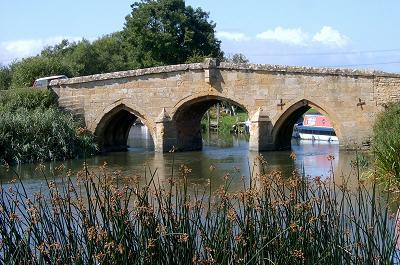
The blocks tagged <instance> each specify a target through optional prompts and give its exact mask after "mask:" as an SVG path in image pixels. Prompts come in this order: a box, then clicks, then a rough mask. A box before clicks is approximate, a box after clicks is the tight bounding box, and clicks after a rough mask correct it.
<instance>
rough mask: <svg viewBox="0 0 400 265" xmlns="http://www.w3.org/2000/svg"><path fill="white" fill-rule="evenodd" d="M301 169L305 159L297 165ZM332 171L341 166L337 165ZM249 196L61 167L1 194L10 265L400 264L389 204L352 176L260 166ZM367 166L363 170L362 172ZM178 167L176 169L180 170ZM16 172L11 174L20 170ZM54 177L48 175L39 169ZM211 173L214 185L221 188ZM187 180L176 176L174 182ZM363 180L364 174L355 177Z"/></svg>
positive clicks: (2, 254)
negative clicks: (40, 184)
mask: <svg viewBox="0 0 400 265" xmlns="http://www.w3.org/2000/svg"><path fill="white" fill-rule="evenodd" d="M292 159H295V157H294V156H293V157H292ZM327 159H328V160H330V161H331V162H332V161H333V159H334V157H333V156H329V157H328V158H327ZM257 165H258V166H259V168H260V170H259V172H260V173H259V174H255V173H254V170H253V174H252V175H251V176H250V177H242V180H243V188H242V190H240V191H234V192H232V191H230V190H229V187H230V182H231V180H232V178H234V177H239V178H240V172H237V175H234V176H233V175H232V176H230V175H225V176H223V179H224V184H223V185H221V186H220V187H211V181H208V183H204V185H197V186H195V187H191V186H189V183H188V177H189V176H190V174H191V173H192V172H191V169H189V168H187V167H185V166H180V168H179V173H178V174H176V173H175V174H176V176H175V175H174V174H173V173H172V177H171V178H168V179H166V180H165V181H160V180H159V179H158V178H157V177H156V171H151V170H149V171H148V174H147V175H145V176H144V177H142V178H140V177H135V178H132V177H130V178H129V179H130V182H129V183H125V184H124V183H123V184H121V179H123V176H121V175H120V173H118V172H113V173H110V172H109V171H108V170H107V167H106V165H104V166H102V167H100V168H99V169H98V170H90V171H89V170H88V167H87V166H86V165H84V167H83V169H82V170H81V171H79V172H76V173H72V172H70V171H68V170H67V169H65V168H63V167H59V168H57V169H56V170H55V171H54V173H53V178H51V177H49V176H45V175H44V176H43V177H44V178H45V179H46V183H47V187H46V188H44V189H43V190H41V191H38V192H36V193H35V194H33V195H32V196H29V195H28V194H27V193H26V191H25V189H24V186H23V183H22V182H21V181H20V180H19V179H18V175H16V180H15V181H13V182H12V183H10V184H7V185H3V187H2V189H1V191H0V219H1V220H2V222H1V226H0V235H1V247H0V260H1V261H2V262H3V263H4V264H43V263H46V264H321V263H325V264H396V263H395V262H396V261H398V256H397V255H398V252H397V251H396V247H395V245H396V241H397V240H396V239H397V235H395V223H396V220H395V218H394V215H392V214H391V213H390V211H389V210H388V209H389V208H388V205H389V203H390V202H391V194H390V193H380V192H379V189H378V186H377V184H376V182H375V181H374V180H373V179H370V180H369V181H364V180H360V179H359V176H358V175H357V176H355V177H357V178H358V180H359V181H358V186H357V188H356V189H355V190H349V189H348V187H347V185H346V183H347V177H344V176H335V175H334V173H333V172H332V174H331V177H330V178H329V179H326V180H323V179H321V178H320V177H315V178H313V179H310V178H306V177H305V176H304V175H302V174H299V173H298V172H296V171H294V172H293V173H292V174H291V175H289V176H284V175H282V174H281V173H280V172H278V171H274V170H270V169H269V168H268V163H267V162H266V161H265V160H264V159H263V157H261V156H260V157H259V158H258V160H257ZM355 165H356V166H357V163H355ZM172 167H173V165H172ZM10 170H12V169H10ZM38 170H39V172H42V174H45V173H43V172H44V170H43V168H42V167H39V168H38ZM213 170H214V168H213V167H211V168H210V172H209V174H210V175H209V180H211V179H212V178H215V177H220V176H214V175H213ZM175 172H176V171H175ZM353 172H355V174H358V173H357V172H359V170H354V171H353Z"/></svg>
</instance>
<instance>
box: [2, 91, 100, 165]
mask: <svg viewBox="0 0 400 265" xmlns="http://www.w3.org/2000/svg"><path fill="white" fill-rule="evenodd" d="M94 140H95V139H94V136H93V135H92V134H91V133H90V132H88V131H86V130H85V129H83V128H82V124H81V123H80V122H79V121H76V120H74V118H73V116H72V115H71V114H70V113H68V112H64V111H61V110H60V109H58V107H57V103H56V98H55V96H54V95H53V92H52V91H50V90H47V89H32V88H20V89H11V90H2V91H0V161H3V162H7V163H10V164H14V163H32V162H43V161H51V160H65V159H71V158H77V157H83V156H85V155H90V154H93V153H95V151H96V145H95V143H94Z"/></svg>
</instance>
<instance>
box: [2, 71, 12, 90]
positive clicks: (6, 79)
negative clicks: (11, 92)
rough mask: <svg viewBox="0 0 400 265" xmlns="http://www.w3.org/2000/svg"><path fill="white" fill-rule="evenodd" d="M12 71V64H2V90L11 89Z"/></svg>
mask: <svg viewBox="0 0 400 265" xmlns="http://www.w3.org/2000/svg"><path fill="white" fill-rule="evenodd" d="M11 80H12V71H11V67H10V66H2V65H0V90H6V89H9V88H10V86H11Z"/></svg>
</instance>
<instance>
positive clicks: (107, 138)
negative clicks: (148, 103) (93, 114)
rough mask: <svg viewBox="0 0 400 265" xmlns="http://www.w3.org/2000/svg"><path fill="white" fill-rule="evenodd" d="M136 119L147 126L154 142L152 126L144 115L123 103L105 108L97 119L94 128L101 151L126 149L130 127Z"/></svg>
mask: <svg viewBox="0 0 400 265" xmlns="http://www.w3.org/2000/svg"><path fill="white" fill-rule="evenodd" d="M138 119H140V121H141V122H142V123H143V124H144V125H146V126H147V128H148V129H149V132H150V134H151V136H152V139H153V142H154V132H153V126H151V123H150V122H148V121H147V120H146V118H145V117H144V115H142V114H141V113H139V112H138V111H136V110H134V109H132V108H131V107H129V106H127V105H126V104H124V103H119V104H117V105H112V106H110V107H109V108H107V109H106V110H105V111H104V112H103V113H102V115H101V117H99V118H98V119H97V122H96V128H95V130H94V134H95V135H96V137H97V142H98V144H99V146H100V149H101V151H102V152H112V151H123V150H127V148H128V144H127V142H128V136H129V132H130V129H131V127H132V125H133V124H134V123H135V121H137V120H138Z"/></svg>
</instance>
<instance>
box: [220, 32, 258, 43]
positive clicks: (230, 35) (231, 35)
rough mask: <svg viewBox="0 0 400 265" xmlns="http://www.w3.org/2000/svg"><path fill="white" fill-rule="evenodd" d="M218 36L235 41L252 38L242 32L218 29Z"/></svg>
mask: <svg viewBox="0 0 400 265" xmlns="http://www.w3.org/2000/svg"><path fill="white" fill-rule="evenodd" d="M216 35H217V38H220V39H227V40H233V41H247V40H250V38H249V37H247V36H246V35H245V34H244V33H241V32H229V31H218V32H217V33H216Z"/></svg>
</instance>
